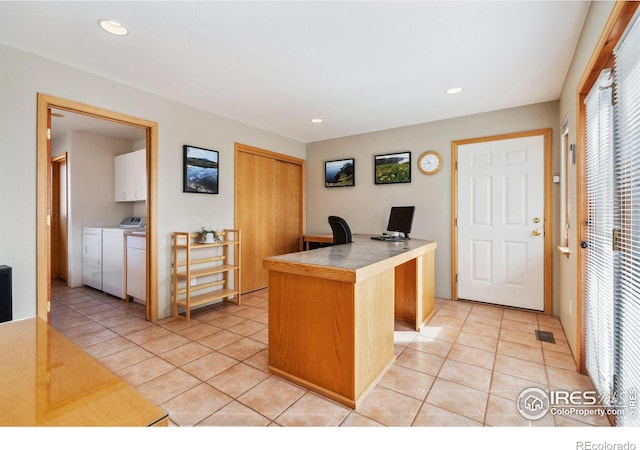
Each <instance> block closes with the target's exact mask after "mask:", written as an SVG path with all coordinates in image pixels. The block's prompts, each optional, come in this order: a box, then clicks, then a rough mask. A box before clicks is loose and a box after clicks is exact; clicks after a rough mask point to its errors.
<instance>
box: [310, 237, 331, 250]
mask: <svg viewBox="0 0 640 450" xmlns="http://www.w3.org/2000/svg"><path fill="white" fill-rule="evenodd" d="M303 241H304V249H305V250H309V244H310V243H311V242H316V243H318V244H332V243H333V234H307V235H305V236H304V237H303Z"/></svg>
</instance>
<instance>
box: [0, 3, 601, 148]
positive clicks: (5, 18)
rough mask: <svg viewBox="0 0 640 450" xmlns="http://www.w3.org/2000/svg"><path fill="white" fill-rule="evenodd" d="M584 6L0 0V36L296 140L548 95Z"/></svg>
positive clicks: (552, 94) (563, 70) (554, 93)
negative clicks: (119, 30) (108, 22)
mask: <svg viewBox="0 0 640 450" xmlns="http://www.w3.org/2000/svg"><path fill="white" fill-rule="evenodd" d="M588 8H589V2H576V1H531V2H525V1H497V2H487V1H469V2H466V1H446V2H437V1H410V2H402V1H374V2H367V1H319V2H313V1H258V2H251V1H234V2H223V1H193V2H190V1H142V2H133V1H111V2H98V1H72V2H59V1H53V2H30V1H19V2H7V1H0V43H1V44H4V45H7V46H10V47H14V48H18V49H21V50H24V51H27V52H30V53H34V54H36V55H41V56H44V57H46V58H48V59H51V60H54V61H58V62H61V63H64V64H68V65H70V66H74V67H77V68H79V69H82V70H85V71H88V72H91V73H95V74H99V75H102V76H104V77H107V78H109V79H112V80H115V81H118V82H121V83H123V84H126V85H129V86H132V87H135V88H138V89H141V90H144V91H147V92H150V93H154V94H157V95H161V96H163V97H167V98H171V99H174V100H177V101H179V102H182V103H185V104H189V105H192V106H195V107H197V108H201V109H203V110H206V111H210V112H213V113H216V114H219V115H222V116H225V117H228V118H231V119H234V120H237V121H240V122H243V123H246V124H249V125H252V126H255V127H258V128H261V129H264V130H268V131H270V132H273V133H276V134H279V135H283V136H286V137H289V138H292V139H295V140H298V141H301V142H305V143H307V142H314V141H319V140H324V139H329V138H335V137H342V136H348V135H353V134H359V133H364V132H370V131H377V130H382V129H388V128H394V127H399V126H404V125H412V124H417V123H424V122H432V121H436V120H441V119H447V118H451V117H459V116H465V115H470V114H476V113H481V112H486V111H494V110H499V109H504V108H510V107H516V106H522V105H528V104H535V103H540V102H546V101H553V100H557V99H558V98H559V96H560V92H561V89H562V85H563V82H564V79H565V76H566V74H567V70H568V68H569V65H570V63H571V59H572V57H573V53H574V51H575V47H576V43H577V40H578V38H579V36H580V32H581V29H582V26H583V24H584V20H585V18H586V14H587V12H588ZM101 18H108V19H113V20H118V21H120V22H122V23H123V24H125V25H126V26H127V27H128V28H129V31H130V32H129V34H128V35H127V36H124V37H118V36H113V35H109V34H107V33H106V32H104V31H103V30H101V29H100V28H99V27H98V26H97V21H98V20H99V19H101ZM449 87H462V88H464V90H463V91H462V93H460V94H457V95H448V94H446V93H445V90H446V89H447V88H449ZM95 106H100V105H95ZM121 112H123V113H127V111H121ZM312 118H322V119H323V120H324V121H323V123H321V124H313V123H311V119H312ZM148 119H149V120H154V118H153V117H148Z"/></svg>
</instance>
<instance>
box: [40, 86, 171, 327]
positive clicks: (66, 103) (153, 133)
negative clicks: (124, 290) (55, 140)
mask: <svg viewBox="0 0 640 450" xmlns="http://www.w3.org/2000/svg"><path fill="white" fill-rule="evenodd" d="M52 110H56V111H64V112H68V113H71V114H78V115H80V116H84V117H92V118H95V119H101V120H105V121H108V122H112V123H119V124H123V125H128V126H131V127H135V128H137V129H138V130H142V131H143V135H144V139H145V149H146V171H147V185H146V188H147V202H146V208H145V216H146V221H147V232H146V249H147V250H146V252H147V257H146V273H147V280H146V293H147V295H146V297H147V298H146V317H147V320H151V321H156V320H157V318H158V305H157V236H156V230H157V225H156V220H157V206H156V196H157V135H158V130H157V128H158V126H157V124H156V123H155V122H151V121H148V120H145V119H140V118H137V117H133V116H128V115H125V114H121V113H117V112H114V111H109V110H106V109H102V108H98V107H94V106H89V105H85V104H82V103H77V102H74V101H70V100H66V99H61V98H57V97H53V96H49V95H46V94H38V124H37V175H38V178H37V206H36V208H37V218H36V219H37V220H36V224H37V225H36V226H37V229H36V231H37V242H36V248H37V256H36V264H37V276H36V293H37V315H38V317H40V318H42V319H43V320H46V321H47V322H48V323H49V322H50V319H51V317H50V312H51V311H50V310H51V302H50V299H51V277H52V274H53V273H52V234H53V233H54V232H56V233H57V232H58V230H57V229H56V230H54V229H53V228H54V227H53V226H52V222H53V221H55V220H58V221H59V219H58V218H56V216H55V215H54V213H53V208H54V202H53V199H52V197H53V195H54V193H53V192H52V191H53V180H52V172H53V170H52V168H53V164H54V162H53V161H52V159H51V111H52ZM67 206H68V205H67ZM56 207H59V205H56ZM59 222H60V221H59ZM55 228H59V226H56V227H55Z"/></svg>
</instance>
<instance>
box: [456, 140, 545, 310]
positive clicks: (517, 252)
mask: <svg viewBox="0 0 640 450" xmlns="http://www.w3.org/2000/svg"><path fill="white" fill-rule="evenodd" d="M544 153H545V152H544V136H531V137H522V138H514V139H503V140H496V141H489V142H480V143H473V144H465V145H460V146H458V189H457V192H458V297H459V298H462V299H467V300H477V301H482V302H487V303H494V304H498V305H505V306H515V307H519V308H527V309H533V310H538V311H543V310H544V292H545V289H544V273H545V271H544V221H545V217H544Z"/></svg>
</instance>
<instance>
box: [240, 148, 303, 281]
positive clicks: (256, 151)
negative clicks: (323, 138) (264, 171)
mask: <svg viewBox="0 0 640 450" xmlns="http://www.w3.org/2000/svg"><path fill="white" fill-rule="evenodd" d="M239 153H246V154H250V155H255V156H259V157H264V158H268V159H272V160H273V161H274V166H275V164H276V163H277V162H284V163H290V164H295V165H297V166H299V167H300V173H301V176H300V186H299V190H300V196H299V198H300V204H299V211H300V217H299V219H298V220H299V234H300V238H299V243H298V251H299V250H302V238H303V236H304V233H305V230H306V200H305V199H306V192H305V186H306V161H305V160H304V159H300V158H296V157H293V156H289V155H285V154H282V153H277V152H274V151H272V150H266V149H262V148H258V147H252V146H250V145H246V144H242V143H238V142H236V143H235V155H234V156H235V158H234V161H235V164H234V166H235V192H234V223H235V227H236V228H240V229H241V224H240V217H241V215H243V214H244V213H245V212H247V211H245V208H246V205H243V204H242V202H241V199H240V198H239V195H238V193H239V190H240V189H241V188H240V186H241V183H242V182H244V181H247V180H244V179H242V175H241V168H240V167H239V161H240V158H239ZM249 182H251V181H250V180H249ZM275 191H276V189H275V187H274V194H275ZM272 209H273V211H277V210H278V208H277V207H276V205H273V208H272ZM271 235H272V236H273V240H274V248H275V241H276V237H275V235H274V234H271ZM249 245H251V242H249V241H248V240H247V233H243V242H242V247H243V248H245V249H246V248H248V247H247V246H249ZM245 251H246V250H245ZM245 251H243V253H244V252H245ZM267 256H271V255H267ZM243 264H244V267H245V269H246V267H248V266H247V265H246V262H243ZM243 272H244V273H246V270H243ZM240 286H244V283H243V282H242V281H241V282H240ZM257 289H259V288H257ZM251 290H256V289H254V288H250V289H249V290H246V289H245V288H242V291H243V292H250V291H251Z"/></svg>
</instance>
